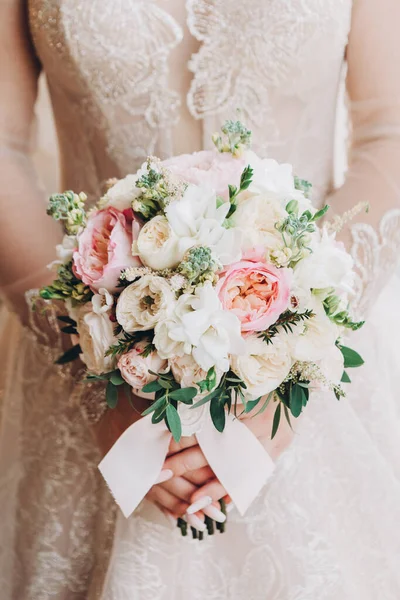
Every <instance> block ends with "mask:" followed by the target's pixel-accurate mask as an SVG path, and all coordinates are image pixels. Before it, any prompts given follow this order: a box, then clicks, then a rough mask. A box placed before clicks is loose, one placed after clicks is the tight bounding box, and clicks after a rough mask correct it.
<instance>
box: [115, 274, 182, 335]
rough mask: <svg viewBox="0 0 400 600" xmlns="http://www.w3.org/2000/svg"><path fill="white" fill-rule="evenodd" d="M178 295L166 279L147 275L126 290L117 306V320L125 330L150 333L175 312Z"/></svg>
mask: <svg viewBox="0 0 400 600" xmlns="http://www.w3.org/2000/svg"><path fill="white" fill-rule="evenodd" d="M174 304H175V294H174V292H173V291H172V290H171V288H170V286H169V283H168V281H167V280H166V279H164V278H163V277H158V276H156V275H144V276H143V277H141V278H140V279H139V280H138V281H135V282H134V283H131V285H129V286H128V287H126V288H125V289H124V291H123V292H122V294H121V295H120V297H119V298H118V303H117V312H116V316H117V321H118V323H119V324H120V325H121V326H122V328H123V329H124V331H126V332H127V333H132V332H134V331H148V330H149V329H153V328H154V327H155V326H156V324H157V323H158V322H159V321H162V320H164V319H166V318H167V316H168V314H169V313H170V312H171V311H172V310H173V306H174Z"/></svg>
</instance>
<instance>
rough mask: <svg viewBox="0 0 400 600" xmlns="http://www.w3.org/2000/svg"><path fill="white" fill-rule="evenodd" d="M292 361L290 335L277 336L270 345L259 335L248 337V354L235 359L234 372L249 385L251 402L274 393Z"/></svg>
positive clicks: (233, 360) (234, 357)
mask: <svg viewBox="0 0 400 600" xmlns="http://www.w3.org/2000/svg"><path fill="white" fill-rule="evenodd" d="M291 367H292V358H291V353H290V346H289V343H288V339H287V336H286V335H284V334H282V335H279V334H278V335H277V336H275V337H274V339H273V343H272V344H267V343H266V342H264V341H263V340H262V339H260V338H259V337H257V336H256V335H251V336H249V337H247V338H245V352H244V354H243V355H242V356H233V357H232V367H231V368H232V370H233V371H234V372H235V373H236V375H237V376H238V377H240V378H241V379H242V380H243V381H244V383H245V384H246V386H247V389H246V390H244V392H245V395H246V397H247V398H248V399H254V400H255V399H256V398H259V397H260V396H265V395H266V394H269V393H270V392H272V391H273V390H275V389H276V388H277V387H278V386H279V385H280V384H281V383H282V381H283V380H284V379H285V377H286V376H287V375H288V373H289V371H290V369H291Z"/></svg>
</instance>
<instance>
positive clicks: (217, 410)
mask: <svg viewBox="0 0 400 600" xmlns="http://www.w3.org/2000/svg"><path fill="white" fill-rule="evenodd" d="M210 415H211V419H212V422H213V423H214V427H215V429H217V431H219V432H221V433H222V432H223V430H224V429H225V403H224V402H222V401H221V400H220V399H219V398H217V397H214V398H213V399H212V400H211V404H210Z"/></svg>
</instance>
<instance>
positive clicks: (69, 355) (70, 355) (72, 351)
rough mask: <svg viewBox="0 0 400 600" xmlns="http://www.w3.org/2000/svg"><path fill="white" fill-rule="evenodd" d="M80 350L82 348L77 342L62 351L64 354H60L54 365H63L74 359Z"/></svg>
mask: <svg viewBox="0 0 400 600" xmlns="http://www.w3.org/2000/svg"><path fill="white" fill-rule="evenodd" d="M81 352H82V349H81V347H80V345H79V344H76V345H75V346H72V348H69V349H68V350H67V351H66V352H64V354H62V355H61V356H60V358H58V359H57V360H56V361H55V364H56V365H65V364H67V363H69V362H72V361H73V360H76V359H77V358H78V357H79V355H80V353H81Z"/></svg>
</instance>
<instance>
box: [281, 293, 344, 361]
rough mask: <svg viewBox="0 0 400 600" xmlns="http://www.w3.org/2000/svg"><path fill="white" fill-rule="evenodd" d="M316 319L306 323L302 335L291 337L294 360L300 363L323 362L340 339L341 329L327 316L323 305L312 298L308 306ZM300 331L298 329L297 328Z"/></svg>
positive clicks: (313, 318)
mask: <svg viewBox="0 0 400 600" xmlns="http://www.w3.org/2000/svg"><path fill="white" fill-rule="evenodd" d="M308 308H310V309H311V310H312V311H313V313H314V315H315V316H314V317H312V318H311V319H309V320H308V321H305V322H304V329H303V332H302V333H301V334H300V335H295V336H291V341H292V343H293V351H292V354H293V358H294V359H295V360H300V361H312V362H315V361H319V360H322V359H323V358H324V357H325V356H326V355H327V354H328V353H329V352H330V351H331V349H332V347H333V346H334V345H335V342H336V340H337V339H338V337H339V328H338V326H337V325H335V323H332V321H331V320H330V319H329V317H327V316H326V314H325V310H324V307H323V305H322V303H321V302H320V301H319V300H318V299H317V298H312V299H311V302H310V304H309V305H308ZM296 329H297V330H299V328H298V327H296Z"/></svg>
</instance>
